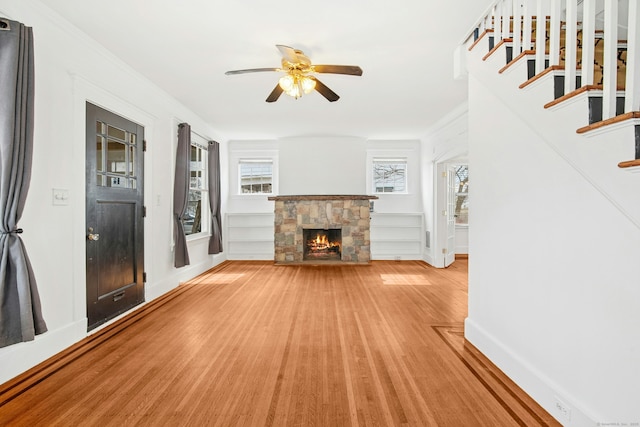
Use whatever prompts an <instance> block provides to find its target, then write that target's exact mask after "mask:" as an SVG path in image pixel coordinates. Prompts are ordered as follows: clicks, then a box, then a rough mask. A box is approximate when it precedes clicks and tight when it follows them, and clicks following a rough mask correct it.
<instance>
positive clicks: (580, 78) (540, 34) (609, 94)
mask: <svg viewBox="0 0 640 427" xmlns="http://www.w3.org/2000/svg"><path fill="white" fill-rule="evenodd" d="M604 3H605V7H604V9H603V10H596V1H595V0H584V1H579V0H566V9H564V10H562V9H561V8H560V5H562V4H565V2H561V1H560V0H546V1H544V0H538V1H535V0H529V1H527V0H520V1H518V0H499V1H496V2H495V3H494V4H493V5H492V6H491V7H490V8H489V10H488V11H487V13H486V14H485V15H484V16H483V17H482V18H481V19H480V20H479V21H478V23H477V25H475V26H474V27H473V29H472V30H471V31H470V32H469V34H468V36H467V37H466V38H465V39H464V41H463V43H461V46H460V48H459V52H458V55H459V56H458V59H460V60H461V64H462V68H464V69H465V71H467V73H468V75H469V76H470V78H473V79H474V81H478V82H479V83H481V84H482V85H484V86H485V87H487V88H491V92H492V94H493V95H495V96H496V97H497V98H499V99H500V100H501V101H502V103H503V104H504V105H505V106H506V107H508V108H509V110H510V111H512V112H514V113H516V114H517V115H518V116H519V117H520V119H522V120H523V121H524V122H526V123H527V124H528V126H529V127H531V128H532V129H535V132H536V133H538V135H539V137H540V140H541V141H543V142H544V143H546V144H548V145H549V146H550V147H551V148H553V149H554V150H555V151H556V152H557V153H558V154H559V155H560V156H561V157H562V158H563V159H564V160H565V161H566V162H567V163H569V164H570V165H571V166H572V167H573V168H574V169H575V170H576V171H577V172H579V173H580V174H581V175H582V176H583V177H584V178H585V179H586V180H587V181H588V182H590V183H591V184H592V185H593V186H594V187H595V188H597V189H598V190H599V191H600V192H601V193H602V194H603V195H604V196H605V197H606V198H607V199H609V200H610V201H611V203H613V204H614V205H615V206H616V207H617V208H618V209H619V210H620V211H621V212H622V213H623V214H624V215H625V216H626V217H627V218H628V219H630V220H631V221H632V222H633V223H634V224H635V225H636V227H638V228H640V208H639V207H638V206H637V205H638V203H636V202H635V201H634V200H633V199H635V198H636V197H634V196H632V195H633V194H635V193H637V188H638V187H637V181H636V180H634V179H633V177H632V176H630V175H629V174H634V173H640V32H639V31H638V24H639V23H640V6H639V5H638V2H637V1H635V0H620V1H619V2H616V1H607V2H604ZM541 16H542V17H544V24H542V25H540V19H538V17H541ZM619 16H622V17H624V18H623V19H620V18H619ZM627 17H628V18H627ZM627 19H628V21H627ZM623 21H624V22H623ZM611 34H612V36H609V35H611ZM621 36H622V37H621ZM539 40H542V41H543V43H538V41H539ZM583 64H593V66H591V67H586V66H583ZM514 138H515V139H517V135H514Z"/></svg>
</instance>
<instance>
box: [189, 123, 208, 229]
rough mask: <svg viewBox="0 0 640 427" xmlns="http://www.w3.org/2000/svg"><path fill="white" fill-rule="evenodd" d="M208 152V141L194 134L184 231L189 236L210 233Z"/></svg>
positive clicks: (190, 156) (192, 136) (192, 137)
mask: <svg viewBox="0 0 640 427" xmlns="http://www.w3.org/2000/svg"><path fill="white" fill-rule="evenodd" d="M207 150H208V143H207V141H206V140H205V139H204V138H202V137H201V136H200V135H198V134H196V133H194V132H192V133H191V151H190V155H189V201H188V204H187V213H186V215H185V217H184V220H183V221H184V222H183V224H184V231H185V235H187V236H189V235H193V234H198V233H207V232H209V223H210V221H209V198H208V197H209V191H208V190H209V188H208V182H209V177H208V170H209V169H208V167H207V157H208V156H207Z"/></svg>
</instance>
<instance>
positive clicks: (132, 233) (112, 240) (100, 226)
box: [86, 103, 144, 330]
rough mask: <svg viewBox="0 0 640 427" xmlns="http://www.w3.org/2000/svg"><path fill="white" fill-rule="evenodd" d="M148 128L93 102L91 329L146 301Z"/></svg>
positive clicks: (89, 218) (89, 211)
mask: <svg viewBox="0 0 640 427" xmlns="http://www.w3.org/2000/svg"><path fill="white" fill-rule="evenodd" d="M143 138H144V128H143V127H142V126H140V125H138V124H136V123H133V122H131V121H129V120H126V119H124V118H122V117H120V116H118V115H116V114H113V113H111V112H109V111H106V110H103V109H102V108H99V107H97V106H95V105H92V104H90V103H87V150H86V152H87V159H86V169H87V176H86V185H87V187H86V200H87V201H86V203H87V206H86V227H87V230H86V234H87V239H86V246H87V260H86V261H87V317H88V329H89V330H91V329H93V328H95V327H96V326H99V325H100V324H102V323H104V322H106V321H108V320H109V319H112V318H114V317H116V316H117V315H119V314H121V313H123V312H125V311H126V310H128V309H130V308H131V307H134V306H135V305H137V304H140V303H141V302H143V301H144V280H143V275H144V273H143V269H144V228H143V223H144V220H143V210H144V207H143V188H144V182H143V176H144V174H143V167H144V164H143Z"/></svg>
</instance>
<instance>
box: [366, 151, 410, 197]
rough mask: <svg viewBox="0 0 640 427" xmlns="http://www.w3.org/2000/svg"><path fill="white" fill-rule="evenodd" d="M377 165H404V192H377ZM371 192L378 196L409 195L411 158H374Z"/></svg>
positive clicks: (371, 163)
mask: <svg viewBox="0 0 640 427" xmlns="http://www.w3.org/2000/svg"><path fill="white" fill-rule="evenodd" d="M377 163H390V164H391V163H395V164H400V163H402V164H404V166H405V169H404V190H402V191H390V192H385V191H377V187H376V178H375V169H376V164H377ZM370 166H371V191H372V194H375V195H376V196H380V195H385V196H386V195H406V194H409V158H408V157H405V156H373V157H371V162H370Z"/></svg>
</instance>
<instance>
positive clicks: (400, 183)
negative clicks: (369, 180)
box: [373, 159, 407, 193]
mask: <svg viewBox="0 0 640 427" xmlns="http://www.w3.org/2000/svg"><path fill="white" fill-rule="evenodd" d="M373 187H374V191H375V192H376V193H406V192H407V160H406V159H374V160H373Z"/></svg>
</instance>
